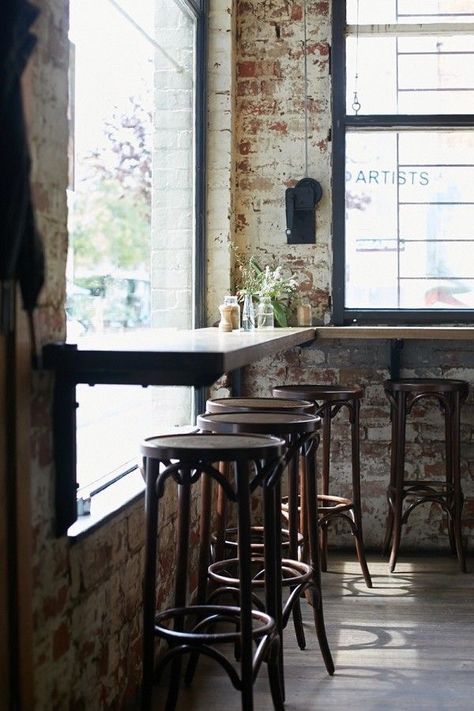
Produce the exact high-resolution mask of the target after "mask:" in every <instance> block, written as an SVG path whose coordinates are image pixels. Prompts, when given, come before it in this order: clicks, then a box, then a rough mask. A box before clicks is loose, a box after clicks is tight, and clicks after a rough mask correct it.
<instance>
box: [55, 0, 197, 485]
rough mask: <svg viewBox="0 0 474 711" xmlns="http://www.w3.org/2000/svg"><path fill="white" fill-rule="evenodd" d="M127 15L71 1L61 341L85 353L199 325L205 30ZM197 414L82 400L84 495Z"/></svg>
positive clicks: (137, 401) (172, 404) (157, 393)
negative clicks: (199, 132)
mask: <svg viewBox="0 0 474 711" xmlns="http://www.w3.org/2000/svg"><path fill="white" fill-rule="evenodd" d="M120 7H121V8H122V9H123V12H121V11H120V9H118V8H117V7H116V6H115V4H111V3H110V2H108V0H70V41H71V45H72V51H71V70H70V77H71V91H70V97H71V101H70V111H69V113H70V119H71V149H72V150H71V165H72V167H73V170H71V185H70V190H69V195H68V204H69V244H70V250H69V255H68V269H67V283H68V286H67V307H66V311H67V317H68V328H67V331H68V340H69V341H72V342H78V341H79V340H80V342H81V344H83V345H84V346H85V347H91V348H96V347H107V348H115V347H117V348H127V346H132V347H133V344H134V343H136V341H137V339H139V338H140V333H143V332H144V331H145V330H146V329H148V328H149V327H150V326H152V327H154V328H168V327H181V328H182V327H191V326H192V314H193V311H194V308H193V286H192V285H193V264H194V243H195V236H194V235H195V225H194V203H195V188H194V180H195V170H194V156H195V151H194V145H195V135H194V116H195V66H196V56H195V53H196V47H195V45H196V22H197V21H196V18H195V17H194V15H193V14H192V13H190V12H187V11H186V8H185V5H184V4H183V3H181V2H179V1H178V0H176V2H175V1H174V0H145V1H144V2H139V3H136V2H134V0H121V2H120ZM118 334H120V338H118V337H117V336H118ZM191 400H192V397H191V390H189V389H186V388H177V389H175V388H147V389H146V390H145V389H142V388H127V387H123V388H122V387H120V388H118V387H115V386H103V387H102V388H92V389H90V388H87V387H84V388H81V389H80V392H79V394H78V402H79V410H78V425H79V431H78V446H79V451H78V463H79V470H78V479H79V484H80V485H81V486H84V485H86V484H89V483H90V482H91V481H93V480H95V479H96V478H97V477H98V476H99V477H102V476H103V475H104V474H107V473H108V472H110V471H112V470H114V469H116V468H117V467H118V466H119V465H120V461H119V460H121V461H122V463H123V462H126V461H127V460H130V459H133V458H134V457H135V456H136V451H137V444H138V442H139V440H140V439H141V438H142V436H145V435H146V434H149V433H150V432H151V431H153V429H155V430H157V429H160V430H162V429H163V427H165V426H173V425H180V424H187V423H189V422H190V421H191ZM124 423H126V425H124ZM94 440H95V441H96V442H99V441H100V449H101V452H102V453H103V461H100V462H99V461H98V460H95V459H94V458H93V457H92V458H91V457H90V456H89V452H90V451H91V447H92V442H93V441H94ZM93 449H94V450H95V449H98V447H93Z"/></svg>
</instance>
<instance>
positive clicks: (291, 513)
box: [288, 441, 306, 649]
mask: <svg viewBox="0 0 474 711" xmlns="http://www.w3.org/2000/svg"><path fill="white" fill-rule="evenodd" d="M289 447H290V448H293V449H294V446H293V443H292V442H291V441H290V442H289ZM298 474H299V469H298V452H297V450H296V451H295V452H294V456H293V457H292V458H291V460H290V461H289V463H288V530H289V534H290V540H289V548H288V557H289V558H291V559H293V560H297V559H298V531H299V525H298V524H299V520H298V519H299V517H298V503H299V496H298V478H299V477H298ZM291 614H292V617H293V624H294V627H295V634H296V640H297V642H298V646H299V648H300V649H304V648H305V647H306V639H305V635H304V628H303V616H302V614H301V604H300V599H299V597H298V598H296V599H295V601H294V603H293V607H292V610H291Z"/></svg>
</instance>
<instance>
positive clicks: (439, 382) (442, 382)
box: [383, 378, 469, 397]
mask: <svg viewBox="0 0 474 711" xmlns="http://www.w3.org/2000/svg"><path fill="white" fill-rule="evenodd" d="M383 386H384V390H385V391H386V392H387V391H389V392H390V391H392V392H404V393H410V392H416V393H426V394H427V395H428V394H430V393H453V392H459V393H461V394H462V395H465V396H466V397H467V394H468V392H469V383H468V382H467V381H466V380H456V379H454V378H400V379H399V380H385V381H384V384H383Z"/></svg>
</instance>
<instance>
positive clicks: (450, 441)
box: [384, 378, 469, 572]
mask: <svg viewBox="0 0 474 711" xmlns="http://www.w3.org/2000/svg"><path fill="white" fill-rule="evenodd" d="M384 390H385V394H386V395H387V397H388V399H389V401H390V405H391V418H392V449H391V467H390V484H389V487H388V490H387V498H388V504H389V507H388V515H387V527H386V533H385V541H384V550H385V552H386V553H388V551H389V550H390V562H389V565H390V572H393V571H394V570H395V565H396V563H397V556H398V551H399V547H400V538H401V529H402V526H403V524H404V523H406V522H407V520H408V517H409V515H410V514H411V512H412V511H413V509H415V508H416V507H417V506H419V505H420V504H422V503H426V502H431V503H435V504H437V505H438V506H439V507H440V508H441V510H443V511H444V512H445V513H446V514H447V518H448V534H449V541H450V546H451V550H452V552H453V553H455V554H456V555H457V557H458V560H459V565H460V567H461V570H462V571H463V572H465V571H466V561H465V558H464V550H463V545H462V536H461V516H462V507H463V501H464V498H463V493H462V489H461V475H460V419H461V405H462V403H463V402H464V401H465V400H466V398H467V396H468V393H469V384H468V383H467V382H466V381H465V380H453V379H449V378H412V379H410V378H407V379H404V378H402V379H400V380H386V381H385V382H384ZM426 398H431V399H434V400H436V401H437V402H438V403H439V405H440V408H441V411H442V413H443V415H444V424H445V443H446V478H445V481H424V480H409V479H405V430H406V420H407V415H409V414H410V412H411V411H412V409H413V406H414V405H415V403H417V402H419V401H420V400H421V399H426ZM405 502H406V503H407V505H406V506H404V504H405Z"/></svg>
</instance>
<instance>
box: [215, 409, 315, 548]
mask: <svg viewBox="0 0 474 711" xmlns="http://www.w3.org/2000/svg"><path fill="white" fill-rule="evenodd" d="M254 410H260V411H261V412H274V411H275V410H278V411H279V412H281V411H285V412H306V413H309V414H313V413H314V403H312V402H310V401H308V400H298V401H296V400H294V399H287V400H284V399H280V400H276V398H274V397H223V398H210V399H209V400H207V402H206V413H211V414H217V413H219V412H253V411H254ZM226 468H227V464H226V463H225V462H223V463H222V465H221V471H222V474H223V476H225V472H226ZM226 506H227V499H226V496H225V495H224V492H223V491H222V490H221V489H219V491H218V498H217V512H216V517H217V526H216V535H215V537H214V548H215V558H216V560H222V559H223V558H224V557H225V541H226V538H225V535H224V528H225V527H226V521H227V514H226ZM227 540H228V539H227Z"/></svg>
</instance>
